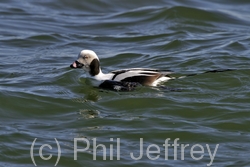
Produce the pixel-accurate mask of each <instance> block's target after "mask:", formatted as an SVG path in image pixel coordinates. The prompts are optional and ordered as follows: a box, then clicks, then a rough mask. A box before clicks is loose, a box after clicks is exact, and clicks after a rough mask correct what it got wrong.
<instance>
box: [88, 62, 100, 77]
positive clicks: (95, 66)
mask: <svg viewBox="0 0 250 167" xmlns="http://www.w3.org/2000/svg"><path fill="white" fill-rule="evenodd" d="M89 68H90V71H89V73H90V75H92V76H95V75H97V74H99V72H100V63H99V61H98V60H97V59H94V60H92V62H91V63H90V65H89Z"/></svg>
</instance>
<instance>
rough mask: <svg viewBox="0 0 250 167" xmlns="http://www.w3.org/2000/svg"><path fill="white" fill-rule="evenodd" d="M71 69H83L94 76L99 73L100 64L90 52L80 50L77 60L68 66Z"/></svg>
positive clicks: (94, 54) (92, 52) (93, 53)
mask: <svg viewBox="0 0 250 167" xmlns="http://www.w3.org/2000/svg"><path fill="white" fill-rule="evenodd" d="M70 67H71V68H83V69H84V70H86V71H88V72H89V73H90V75H92V76H95V75H98V74H99V73H100V62H99V58H98V57H97V55H96V53H95V52H94V51H92V50H82V51H81V52H80V53H79V55H78V58H77V60H76V61H75V62H74V63H72V64H71V65H70Z"/></svg>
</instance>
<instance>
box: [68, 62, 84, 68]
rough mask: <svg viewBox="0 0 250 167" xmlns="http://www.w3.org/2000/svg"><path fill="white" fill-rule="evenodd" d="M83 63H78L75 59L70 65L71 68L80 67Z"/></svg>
mask: <svg viewBox="0 0 250 167" xmlns="http://www.w3.org/2000/svg"><path fill="white" fill-rule="evenodd" d="M83 66H84V65H83V64H82V63H79V62H78V61H75V62H74V63H72V64H71V65H70V67H71V68H82V67H83Z"/></svg>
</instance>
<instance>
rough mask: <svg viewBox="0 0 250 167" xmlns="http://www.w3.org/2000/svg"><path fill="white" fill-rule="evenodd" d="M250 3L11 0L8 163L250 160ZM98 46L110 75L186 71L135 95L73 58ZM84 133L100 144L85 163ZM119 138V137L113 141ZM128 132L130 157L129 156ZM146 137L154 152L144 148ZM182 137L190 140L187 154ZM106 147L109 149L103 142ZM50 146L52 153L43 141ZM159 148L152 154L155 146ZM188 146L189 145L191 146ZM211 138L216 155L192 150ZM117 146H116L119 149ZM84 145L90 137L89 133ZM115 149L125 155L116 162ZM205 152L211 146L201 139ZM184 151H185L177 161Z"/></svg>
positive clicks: (0, 94)
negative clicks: (96, 80) (94, 77)
mask: <svg viewBox="0 0 250 167" xmlns="http://www.w3.org/2000/svg"><path fill="white" fill-rule="evenodd" d="M249 8H250V3H249V1H247V0H237V1H236V0H227V1H226V0H222V1H220V2H218V1H214V0H212V1H205V0H202V1H187V0H185V1H184V0H175V1H174V0H168V1H166V0H157V1H153V2H152V1H149V0H144V1H132V0H120V1H115V0H102V1H101V0H94V1H77V0H71V1H66V0H54V1H52V0H44V1H37V2H36V1H31V0H26V1H17V0H11V1H9V0H8V1H7V0H2V1H1V2H0V62H1V64H0V67H1V71H0V77H1V83H0V106H1V107H0V136H1V139H0V141H1V142H0V143H1V144H0V150H1V151H0V166H12V167H13V166H25V167H27V166H34V164H33V162H32V159H31V156H30V148H31V145H32V142H33V141H34V140H35V138H37V140H36V142H35V145H34V150H33V151H34V160H35V162H36V165H37V166H54V165H55V163H56V161H57V153H58V150H57V149H58V147H57V144H56V141H55V139H54V138H56V139H57V141H58V142H59V144H60V148H61V158H60V160H59V162H58V164H57V166H116V167H117V166H119V167H122V166H143V167H147V166H206V165H207V164H210V163H211V156H210V155H209V152H208V149H207V146H206V144H208V145H209V146H210V149H211V152H212V153H214V150H215V147H216V145H218V149H217V152H216V155H215V157H214V160H213V162H212V165H213V166H250V161H249V153H250V144H249V141H250V135H249V132H250V130H249V125H250V113H249V108H250V104H249V101H250V86H249V83H250V79H249V74H250V73H249V65H250V57H249V55H250V51H249V46H250V43H249V41H250V31H249V26H250V21H249V20H250V13H249ZM82 49H92V50H94V51H95V52H96V53H97V54H98V55H99V57H100V59H101V65H102V68H103V71H104V72H108V71H111V70H116V69H120V68H130V67H148V68H159V69H164V70H172V71H174V72H175V74H174V75H175V76H182V75H185V74H192V73H202V72H204V71H207V70H214V69H229V68H230V69H231V68H233V69H237V70H236V71H228V72H224V73H207V74H202V75H197V76H193V77H187V78H183V79H179V80H171V81H169V82H167V83H164V84H163V86H165V87H168V88H178V89H181V91H170V90H169V89H163V88H157V89H155V88H150V87H140V88H138V90H136V91H134V92H111V91H106V90H100V89H97V88H94V87H93V86H92V85H91V82H90V79H89V78H88V77H87V74H85V73H84V72H83V71H82V70H72V69H70V68H69V65H70V64H71V63H72V62H73V61H74V60H75V59H76V57H77V54H78V53H79V52H80V51H81V50H82ZM74 138H85V139H86V140H88V141H89V142H90V148H89V149H88V150H87V151H85V152H79V153H78V156H77V160H74ZM111 138H113V139H111ZM117 138H119V139H120V154H119V156H120V160H117V159H118V156H117V144H116V141H117ZM140 138H143V156H142V158H140V159H138V160H133V159H132V157H131V155H130V153H133V155H134V157H139V155H140V146H139V142H140ZM168 138H170V141H169V143H170V144H171V145H172V144H174V140H175V139H179V140H178V143H179V144H180V146H179V147H178V148H177V153H176V155H177V156H176V157H175V154H174V147H173V146H169V148H168V159H166V157H165V156H166V154H165V151H166V149H165V147H164V146H163V144H164V143H165V140H166V139H168ZM93 139H94V140H96V142H97V144H104V145H105V146H106V149H107V150H106V153H107V160H103V150H102V149H101V147H99V148H98V149H97V157H96V160H93V158H94V157H93V155H94V152H93V151H94V149H93V145H94V144H93V141H94V140H93ZM44 144H50V145H51V147H52V149H49V147H47V146H45V147H44V149H43V151H42V152H43V155H44V157H45V158H46V157H49V156H50V154H51V155H52V158H51V159H50V160H43V159H42V158H41V157H40V156H39V149H40V148H41V146H42V145H44ZM151 144H155V145H154V147H153V146H152V148H150V150H151V151H157V147H156V146H158V147H159V148H160V153H151V154H150V156H151V157H152V158H155V157H157V156H158V158H156V160H151V159H150V158H148V156H147V154H146V150H147V148H148V147H149V146H150V145H151ZM181 144H183V145H184V144H189V146H188V147H186V149H185V152H184V153H183V155H184V159H182V153H181ZM195 144H199V145H200V146H202V147H203V148H204V153H202V154H201V153H196V154H194V156H195V157H196V158H199V157H201V156H202V155H203V157H202V158H200V159H199V160H195V159H194V158H192V156H191V154H190V150H191V147H192V146H194V145H195ZM110 145H112V146H113V149H112V147H110ZM78 147H79V149H83V148H85V147H86V143H84V142H80V141H79V142H78ZM110 150H113V160H110V157H111V155H112V154H110ZM196 151H201V148H200V147H199V146H197V147H196ZM175 159H176V160H175Z"/></svg>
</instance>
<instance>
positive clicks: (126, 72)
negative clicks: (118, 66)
mask: <svg viewBox="0 0 250 167" xmlns="http://www.w3.org/2000/svg"><path fill="white" fill-rule="evenodd" d="M111 73H113V74H114V76H113V78H112V80H114V81H121V82H138V83H140V84H142V85H152V84H153V82H154V81H156V80H157V79H159V78H161V77H166V76H168V74H171V73H172V72H171V71H161V70H158V69H149V68H131V69H123V70H117V71H112V72H111ZM168 77H169V76H168ZM169 78H171V77H169Z"/></svg>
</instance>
